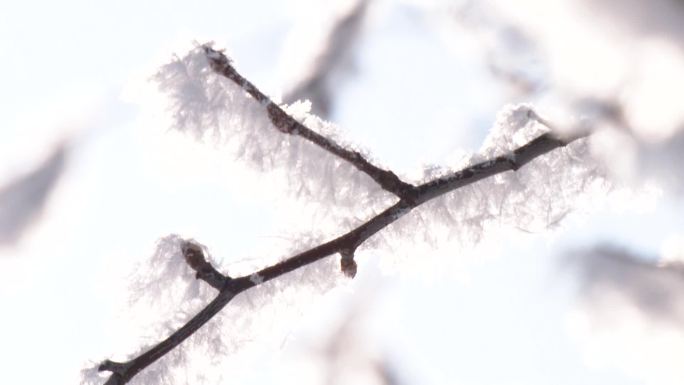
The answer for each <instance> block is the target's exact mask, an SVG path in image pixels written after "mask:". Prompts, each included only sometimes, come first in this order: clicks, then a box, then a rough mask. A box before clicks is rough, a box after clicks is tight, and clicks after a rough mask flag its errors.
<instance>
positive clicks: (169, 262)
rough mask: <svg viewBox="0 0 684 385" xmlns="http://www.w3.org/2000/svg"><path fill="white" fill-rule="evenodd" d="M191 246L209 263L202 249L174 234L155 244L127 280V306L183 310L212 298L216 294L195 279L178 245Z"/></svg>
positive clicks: (209, 260)
mask: <svg viewBox="0 0 684 385" xmlns="http://www.w3.org/2000/svg"><path fill="white" fill-rule="evenodd" d="M185 242H192V243H194V244H197V245H199V246H200V247H201V248H202V251H203V252H204V255H205V257H206V259H207V261H208V262H209V263H211V264H212V265H213V266H214V267H217V265H216V262H215V261H212V259H211V255H210V254H209V252H208V250H207V248H206V246H204V245H200V244H199V243H197V242H196V241H194V240H186V239H183V238H182V237H180V236H179V235H176V234H171V235H168V236H166V237H164V238H162V239H160V240H159V241H158V242H157V247H156V250H155V252H154V254H153V255H152V257H151V258H150V259H149V260H148V261H145V262H144V263H141V264H139V266H138V268H137V269H136V271H135V274H134V275H133V277H132V279H131V287H130V292H131V303H132V304H135V303H139V302H145V306H149V305H155V306H160V307H162V306H164V305H169V307H171V308H174V309H176V308H178V307H179V304H178V302H180V301H182V302H181V304H180V306H181V307H182V308H183V310H190V308H189V307H188V306H190V305H191V304H194V303H195V302H206V301H209V300H211V299H212V298H213V297H214V296H215V295H216V290H215V289H214V288H212V287H211V286H209V285H207V284H206V283H205V282H204V281H201V280H198V279H196V278H195V271H194V270H192V268H190V266H189V265H188V263H187V262H186V261H185V258H184V256H183V252H182V245H183V244H184V243H185Z"/></svg>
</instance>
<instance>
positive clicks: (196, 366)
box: [83, 233, 345, 385]
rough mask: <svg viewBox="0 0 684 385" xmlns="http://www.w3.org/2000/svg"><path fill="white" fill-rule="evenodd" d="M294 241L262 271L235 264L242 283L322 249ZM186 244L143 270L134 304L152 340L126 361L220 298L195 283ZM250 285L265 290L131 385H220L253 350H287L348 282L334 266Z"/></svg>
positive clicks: (161, 251)
mask: <svg viewBox="0 0 684 385" xmlns="http://www.w3.org/2000/svg"><path fill="white" fill-rule="evenodd" d="M292 237H295V238H296V241H295V242H290V243H291V244H292V247H291V248H289V249H288V248H280V249H278V248H277V247H275V246H274V250H273V251H274V252H273V253H271V254H266V255H271V258H268V257H266V258H263V256H262V257H261V258H258V264H259V265H255V263H254V262H253V261H254V260H251V261H252V262H251V263H245V264H242V265H241V264H239V263H238V264H235V265H232V264H231V266H230V267H229V269H230V271H231V273H235V275H241V274H244V273H245V271H254V269H258V268H261V267H263V266H266V265H270V264H273V263H275V262H277V261H279V260H282V259H284V258H287V257H290V256H292V255H294V254H297V253H299V252H301V251H304V250H306V249H309V248H311V247H313V246H314V245H317V244H319V243H321V241H322V238H321V236H316V235H315V234H313V235H312V234H310V233H307V234H302V235H301V236H295V235H292ZM184 242H187V240H185V239H183V238H182V237H180V236H178V235H169V236H167V237H165V238H162V239H161V240H160V241H159V242H158V245H157V250H156V252H155V253H154V254H153V255H152V257H151V258H150V259H149V261H147V262H146V263H145V264H141V266H140V267H139V268H137V269H136V274H135V277H134V284H132V285H131V291H132V299H131V301H132V303H133V304H138V305H143V306H140V307H142V308H144V309H145V311H146V312H147V313H148V315H149V318H150V320H149V322H148V323H149V325H152V326H151V327H148V328H146V329H145V330H146V333H145V335H144V336H143V337H142V338H140V339H139V340H141V341H142V342H141V343H140V344H139V346H142V347H140V348H139V349H137V351H136V352H134V353H133V354H131V355H130V356H128V357H127V359H128V358H133V357H136V356H138V355H140V354H141V353H143V352H145V351H147V350H149V349H150V348H151V347H152V346H153V345H154V344H156V343H158V342H159V341H160V340H161V339H163V338H166V337H168V336H169V335H170V334H171V333H173V332H174V331H176V330H178V328H179V327H180V326H182V325H183V324H184V323H186V322H187V321H188V320H189V319H190V318H191V317H192V316H194V315H195V314H196V313H197V311H199V309H200V308H201V307H202V306H204V305H205V304H206V303H207V302H208V301H209V300H210V299H211V298H213V297H214V296H215V295H216V290H214V289H213V288H211V287H210V286H209V285H207V284H206V283H205V282H203V281H201V280H196V279H195V276H194V271H193V270H192V269H190V268H189V267H188V266H187V263H186V262H185V259H184V257H183V255H182V252H181V246H182V245H183V243H184ZM193 242H194V241H193ZM194 243H196V242H194ZM201 247H202V249H203V251H204V254H205V256H206V257H207V260H208V261H209V262H210V263H212V264H213V265H214V266H215V267H217V268H219V267H220V266H218V265H217V264H216V263H215V262H214V261H211V259H210V257H209V253H208V252H207V249H206V247H204V246H201ZM275 250H277V253H276V251H275ZM219 270H221V269H219ZM250 279H252V280H253V281H259V283H261V284H260V285H259V286H258V287H256V288H253V289H251V290H249V291H246V292H243V293H241V294H240V295H238V296H237V297H235V298H234V299H233V300H232V301H231V303H229V304H228V305H227V306H226V308H225V309H223V310H222V311H221V312H219V313H218V314H216V316H214V318H212V320H210V321H209V322H208V323H207V324H206V325H204V326H202V328H200V329H199V330H198V331H197V332H195V333H194V334H193V335H192V336H191V337H189V338H188V340H186V341H184V342H183V343H182V344H181V345H180V346H178V347H177V348H175V349H173V350H172V351H170V352H169V353H167V354H166V355H165V356H163V357H162V358H160V359H159V360H158V361H156V362H155V363H153V364H152V365H151V366H149V367H148V368H146V369H145V370H144V371H142V372H140V373H139V374H138V375H136V376H135V377H134V378H133V379H132V380H131V384H137V385H142V384H145V385H179V384H185V383H193V384H210V383H211V384H215V383H221V382H222V381H223V376H224V373H225V372H226V370H225V368H226V365H227V364H228V360H232V359H234V358H236V356H237V355H239V354H240V351H241V350H242V349H244V348H245V347H248V346H250V345H252V346H254V345H268V346H271V347H272V348H276V347H279V346H282V344H283V343H284V342H285V339H286V337H287V335H288V334H289V333H290V331H291V329H292V328H293V327H294V326H293V325H294V324H295V323H296V322H297V321H298V320H299V319H300V317H301V315H302V314H303V313H304V312H305V310H306V308H307V307H309V306H312V305H313V304H315V303H316V299H319V298H321V297H322V294H324V293H326V292H328V291H329V290H331V289H332V288H334V287H336V286H341V285H342V282H345V281H344V280H343V279H342V275H341V274H340V272H339V266H338V264H337V263H336V260H335V259H334V258H327V259H325V260H322V261H318V262H316V263H313V264H310V265H307V266H305V267H303V268H301V269H298V270H296V271H294V272H292V273H289V274H287V275H285V276H283V277H280V278H278V279H276V280H272V281H269V282H263V277H261V276H259V275H258V274H252V275H251V276H250ZM255 283H256V282H255ZM131 311H132V312H134V313H135V314H136V316H138V317H144V316H145V314H144V312H141V309H133V310H131ZM160 320H165V321H162V322H160ZM198 357H201V359H200V358H198ZM83 378H84V379H85V378H88V379H90V380H89V381H91V382H89V383H88V384H91V383H92V384H101V383H102V382H103V381H102V375H101V374H97V373H96V371H93V370H91V369H86V370H84V371H83Z"/></svg>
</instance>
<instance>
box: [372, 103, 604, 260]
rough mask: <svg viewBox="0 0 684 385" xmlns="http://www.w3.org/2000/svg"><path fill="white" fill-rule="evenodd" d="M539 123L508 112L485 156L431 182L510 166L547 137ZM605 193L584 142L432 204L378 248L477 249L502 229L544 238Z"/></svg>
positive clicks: (433, 171)
mask: <svg viewBox="0 0 684 385" xmlns="http://www.w3.org/2000/svg"><path fill="white" fill-rule="evenodd" d="M534 116H535V115H534V111H532V110H531V109H530V107H528V106H525V105H521V106H520V105H518V106H508V107H506V108H504V109H503V111H502V112H501V113H500V114H499V115H498V117H497V120H496V123H495V124H494V127H493V128H492V130H491V131H490V134H489V136H488V137H487V138H486V139H485V141H484V144H483V146H482V148H481V151H480V153H479V154H475V155H473V156H471V157H470V159H469V162H467V163H465V164H459V165H458V166H457V167H454V168H452V169H439V168H435V167H430V168H428V169H427V170H426V172H425V175H426V176H427V177H428V178H433V177H435V176H438V175H439V176H441V175H444V174H448V173H451V172H455V171H458V170H459V169H462V168H464V167H467V166H469V165H472V164H475V163H479V162H486V161H487V160H488V159H491V158H493V157H496V156H501V155H504V156H508V157H509V158H510V157H511V156H512V154H511V151H512V150H513V149H515V148H518V147H520V146H521V145H524V144H526V143H528V142H529V141H530V140H532V139H534V138H536V137H537V136H539V135H541V134H543V133H545V132H547V131H548V130H549V129H548V128H547V127H545V126H543V125H542V124H541V123H539V122H538V121H537V120H536V119H534V118H533V117H534ZM607 189H608V183H607V181H606V179H605V178H604V172H603V170H602V169H601V168H600V167H599V165H598V164H597V163H596V162H595V160H594V159H593V158H592V156H591V155H590V152H589V149H588V145H587V142H586V141H585V140H578V141H575V142H573V143H571V144H570V145H568V146H566V147H562V148H558V149H556V150H554V151H551V152H549V153H547V154H545V155H543V156H540V157H538V158H536V159H535V160H534V161H532V162H530V163H528V164H527V165H525V167H522V168H520V169H518V170H517V171H508V172H505V173H502V174H497V175H495V176H493V177H490V178H486V179H484V180H481V181H479V182H476V183H474V184H471V185H468V186H466V187H463V188H460V189H458V190H455V191H453V192H450V193H448V194H445V195H443V196H440V197H438V198H436V199H433V200H431V201H429V202H426V203H425V204H423V205H422V206H420V207H418V208H416V209H415V210H413V211H412V212H411V213H409V214H408V215H406V216H404V217H403V218H400V219H399V220H398V221H397V222H395V223H394V224H392V225H391V226H390V228H389V229H388V231H386V232H383V233H381V235H380V238H381V239H380V240H379V241H378V242H379V243H378V244H377V246H382V247H383V248H390V249H393V248H394V249H401V248H402V246H401V245H402V240H410V241H411V242H414V243H415V242H426V243H428V244H432V245H445V244H449V243H450V242H451V243H453V242H457V243H459V244H460V245H461V246H473V245H475V244H477V243H479V242H480V241H481V240H482V239H483V237H484V234H486V233H487V230H493V227H496V226H505V227H512V228H516V229H519V230H522V231H525V232H537V231H542V230H545V229H548V228H553V227H554V226H557V225H558V223H559V222H560V221H562V220H563V219H564V218H565V217H566V216H567V215H568V214H569V213H570V212H571V211H572V210H573V209H575V208H577V207H580V205H581V204H583V203H584V202H585V201H586V199H587V197H588V196H590V194H593V193H595V192H596V191H598V190H602V191H605V190H607ZM494 233H496V232H494ZM396 254H398V253H396ZM396 254H394V255H395V256H396Z"/></svg>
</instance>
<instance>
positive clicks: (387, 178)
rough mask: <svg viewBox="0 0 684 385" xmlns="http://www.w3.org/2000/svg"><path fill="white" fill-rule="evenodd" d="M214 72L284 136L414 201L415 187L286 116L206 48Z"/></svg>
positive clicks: (222, 57) (226, 61) (225, 60)
mask: <svg viewBox="0 0 684 385" xmlns="http://www.w3.org/2000/svg"><path fill="white" fill-rule="evenodd" d="M203 48H204V51H205V53H206V55H207V58H208V60H209V64H210V65H211V67H212V69H213V70H214V71H216V72H217V73H219V74H220V75H222V76H225V77H226V78H228V79H230V80H232V81H233V82H235V84H237V85H238V86H240V87H241V88H242V89H243V90H244V91H245V92H247V93H248V94H249V95H251V96H252V97H253V98H254V99H255V100H256V101H257V102H259V103H261V105H263V106H264V107H265V108H266V112H267V114H268V117H269V119H270V121H271V123H272V124H273V125H274V126H275V127H276V128H277V129H278V130H279V131H280V132H282V133H285V134H290V135H296V136H299V137H302V138H304V139H306V140H308V141H310V142H311V143H314V144H316V145H317V146H319V147H320V148H322V149H324V150H325V151H327V152H329V153H331V154H333V155H335V156H338V157H340V158H341V159H344V160H346V161H347V162H349V163H351V164H352V165H354V167H356V168H357V169H358V170H359V171H361V172H363V173H365V174H367V175H368V176H370V177H371V178H372V179H373V180H374V181H375V182H376V183H378V184H379V185H380V186H381V187H382V188H383V189H385V190H386V191H388V192H391V193H393V194H394V195H396V196H397V197H399V198H402V199H410V197H411V196H412V195H413V193H414V191H415V186H413V185H412V184H410V183H406V182H404V181H402V180H401V179H399V177H398V176H397V175H396V174H395V173H393V172H392V171H388V170H383V169H382V168H380V167H378V166H375V165H374V164H372V163H371V162H370V161H368V160H367V159H366V158H365V157H364V156H363V155H362V154H361V153H360V152H358V151H352V150H349V149H347V148H344V147H342V146H340V145H339V144H337V143H335V142H334V141H333V140H331V139H330V138H326V137H325V136H323V135H321V134H319V133H317V132H315V131H313V130H311V129H310V128H308V127H306V126H305V125H304V124H302V123H300V122H299V121H297V120H296V119H295V118H293V117H292V116H290V115H289V114H288V113H287V112H285V111H284V110H283V109H282V108H281V107H280V106H278V105H277V104H276V103H273V101H272V100H271V99H270V98H269V97H268V96H266V95H265V94H264V93H263V92H261V91H260V90H259V89H258V88H257V87H256V86H255V85H254V84H252V83H251V82H250V81H249V80H247V79H245V78H244V77H243V76H242V75H240V74H239V73H238V72H237V70H236V69H235V67H233V65H232V63H231V61H230V59H228V57H226V56H225V55H224V54H223V53H222V52H221V51H217V50H215V49H213V48H211V47H210V46H209V45H205V46H203Z"/></svg>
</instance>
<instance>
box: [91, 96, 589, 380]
mask: <svg viewBox="0 0 684 385" xmlns="http://www.w3.org/2000/svg"><path fill="white" fill-rule="evenodd" d="M257 92H258V91H257ZM586 135H587V134H578V135H575V136H571V137H567V138H560V137H558V136H554V135H553V134H552V133H546V134H542V135H540V136H539V137H537V138H536V139H534V140H532V141H530V142H529V143H527V144H525V145H523V146H522V147H519V148H517V149H515V150H513V151H511V152H509V153H508V154H506V155H502V156H498V157H496V158H494V159H491V160H487V161H484V162H480V163H477V164H474V165H472V166H469V167H467V168H465V169H463V170H460V171H458V172H454V173H453V174H450V175H447V176H444V177H441V178H437V179H435V180H432V181H429V182H427V183H424V184H422V185H420V186H418V187H416V188H415V189H414V192H413V193H412V194H411V196H410V197H409V198H408V199H407V198H401V199H400V200H399V201H398V202H397V203H395V204H394V205H392V206H391V207H389V208H387V209H385V210H384V211H383V212H381V213H379V214H377V215H376V216H374V217H373V218H371V219H370V220H368V221H367V222H365V223H363V224H362V225H360V226H358V227H357V228H355V229H353V230H351V231H349V232H348V233H346V234H343V235H341V236H339V237H337V238H335V239H333V240H331V241H328V242H326V243H323V244H321V245H318V246H316V247H314V248H311V249H309V250H306V251H304V252H301V253H299V254H297V255H295V256H292V257H290V258H288V259H285V260H283V261H281V262H278V263H276V264H274V265H272V266H269V267H266V268H264V269H261V270H259V271H257V272H255V273H252V274H249V275H245V276H243V277H239V278H234V279H230V278H229V277H227V276H223V275H221V276H222V277H225V279H224V280H223V281H222V282H223V283H222V286H221V288H220V291H219V293H218V295H217V296H216V298H215V299H214V300H212V301H211V302H210V303H209V304H208V305H207V306H206V307H205V308H204V309H202V310H201V311H200V312H199V313H198V314H197V315H195V316H194V317H193V318H192V319H191V320H190V321H188V323H186V324H185V325H184V326H182V327H181V328H180V329H178V330H177V331H176V332H175V333H173V334H172V335H171V336H169V337H168V338H166V339H165V340H163V341H162V342H160V343H159V344H157V345H156V346H154V347H153V348H151V349H150V350H148V351H147V352H145V353H143V354H142V355H140V356H138V357H135V358H133V359H131V360H130V361H127V362H125V363H112V362H111V361H105V362H104V363H103V364H102V365H100V367H99V368H98V369H99V370H100V371H110V372H112V375H111V376H110V378H109V379H108V381H107V382H106V383H105V385H123V384H125V383H127V382H128V381H129V380H130V379H131V378H132V377H133V376H135V375H136V374H137V373H138V372H140V371H141V370H143V369H144V368H146V367H147V366H149V365H151V364H152V363H153V362H155V361H156V360H158V359H159V358H161V357H162V356H164V355H165V354H166V353H168V352H169V351H171V350H172V349H174V348H175V347H176V346H178V345H180V344H181V342H183V341H184V340H185V339H187V338H188V337H190V336H191V335H192V334H193V333H194V332H195V331H197V330H198V329H199V328H200V327H202V325H204V324H205V323H207V322H208V321H209V320H210V319H211V318H212V317H213V316H214V315H216V314H217V313H218V312H219V311H220V310H221V309H223V307H225V306H226V305H227V304H228V303H229V302H230V301H231V300H232V299H233V298H234V297H235V296H236V295H237V294H239V293H242V292H243V291H245V290H248V289H250V288H253V287H256V286H259V285H261V284H262V283H264V282H267V281H270V280H272V279H275V278H277V277H280V276H282V275H284V274H286V273H289V272H291V271H294V270H297V269H299V268H301V267H304V266H307V265H309V264H311V263H314V262H316V261H318V260H321V259H323V258H325V257H328V256H330V255H333V254H335V253H340V254H341V255H342V257H343V258H349V256H350V255H351V258H353V253H354V251H355V250H356V249H357V248H358V247H359V246H360V245H361V244H363V243H364V242H365V241H366V240H367V239H368V238H370V237H371V236H373V235H374V234H376V233H377V232H378V231H380V230H382V229H383V228H385V227H387V226H388V225H390V224H391V223H393V222H395V221H396V220H397V219H399V218H401V217H403V216H404V215H406V214H407V213H409V212H410V211H411V210H413V209H414V208H416V207H418V206H419V205H421V204H423V203H425V202H427V201H429V200H431V199H434V198H436V197H438V196H441V195H444V194H446V193H448V192H451V191H454V190H456V189H459V188H461V187H464V186H467V185H470V184H472V183H475V182H477V181H479V180H482V179H484V178H487V177H490V176H492V175H496V174H499V173H503V172H506V171H515V170H517V169H519V168H520V167H523V166H525V165H526V164H527V163H529V162H531V161H532V160H533V159H535V158H537V157H539V156H541V155H544V154H546V153H548V152H550V151H552V150H554V149H556V148H559V147H563V146H566V145H568V144H569V143H571V142H573V141H575V140H577V139H580V138H582V137H585V136H586ZM392 175H394V174H392ZM189 248H192V247H189ZM187 259H188V257H186V260H187ZM347 262H348V261H347ZM352 262H353V259H352ZM188 263H191V262H190V261H188ZM343 267H344V265H343ZM343 272H344V273H345V274H347V273H348V272H347V271H344V270H343ZM217 273H218V272H217ZM218 274H220V273H218ZM207 282H208V283H209V284H210V285H212V286H214V284H212V282H210V281H207ZM214 287H216V286H214Z"/></svg>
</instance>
